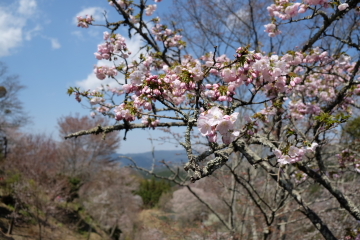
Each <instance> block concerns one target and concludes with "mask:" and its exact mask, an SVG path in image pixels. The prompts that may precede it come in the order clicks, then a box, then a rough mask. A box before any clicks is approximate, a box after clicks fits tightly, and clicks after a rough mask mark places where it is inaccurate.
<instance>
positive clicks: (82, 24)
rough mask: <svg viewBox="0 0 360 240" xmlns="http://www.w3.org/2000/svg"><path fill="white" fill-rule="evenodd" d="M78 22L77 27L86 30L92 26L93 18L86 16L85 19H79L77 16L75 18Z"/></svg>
mask: <svg viewBox="0 0 360 240" xmlns="http://www.w3.org/2000/svg"><path fill="white" fill-rule="evenodd" d="M76 18H77V20H78V25H77V26H78V27H82V28H88V27H89V25H91V24H92V22H93V21H94V18H93V17H92V16H91V15H90V16H89V15H86V16H85V17H81V16H78V17H76Z"/></svg>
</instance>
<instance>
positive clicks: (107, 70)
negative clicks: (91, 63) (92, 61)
mask: <svg viewBox="0 0 360 240" xmlns="http://www.w3.org/2000/svg"><path fill="white" fill-rule="evenodd" d="M94 73H95V75H96V77H97V78H98V79H100V80H104V79H105V78H106V77H115V76H116V75H117V73H118V71H117V70H116V68H115V67H108V66H95V67H94Z"/></svg>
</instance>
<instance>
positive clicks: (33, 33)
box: [24, 25, 42, 41]
mask: <svg viewBox="0 0 360 240" xmlns="http://www.w3.org/2000/svg"><path fill="white" fill-rule="evenodd" d="M40 30H42V27H41V26H40V25H36V26H35V27H34V28H33V29H31V30H29V31H26V32H25V33H24V34H25V40H27V41H30V40H31V39H32V38H33V37H34V36H36V35H37V34H38V33H39V32H40Z"/></svg>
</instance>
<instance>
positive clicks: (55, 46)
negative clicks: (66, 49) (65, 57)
mask: <svg viewBox="0 0 360 240" xmlns="http://www.w3.org/2000/svg"><path fill="white" fill-rule="evenodd" d="M49 40H50V42H51V47H52V48H53V49H58V48H61V44H60V43H59V41H58V40H57V38H49Z"/></svg>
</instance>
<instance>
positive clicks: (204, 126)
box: [197, 107, 240, 144]
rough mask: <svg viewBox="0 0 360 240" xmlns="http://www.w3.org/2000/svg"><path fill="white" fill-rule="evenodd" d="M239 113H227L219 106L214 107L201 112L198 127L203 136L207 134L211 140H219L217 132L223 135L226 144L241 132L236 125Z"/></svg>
mask: <svg viewBox="0 0 360 240" xmlns="http://www.w3.org/2000/svg"><path fill="white" fill-rule="evenodd" d="M238 115H239V113H238V112H235V113H233V114H231V115H225V114H224V111H223V110H221V109H220V108H219V107H212V108H210V109H209V110H208V111H204V112H202V113H201V114H200V116H199V118H198V121H197V127H198V129H199V130H200V133H201V134H202V135H203V136H207V137H208V139H209V141H210V142H216V141H217V135H218V134H217V133H220V134H221V136H222V141H223V142H224V143H225V144H230V143H231V142H233V141H234V140H235V139H236V138H237V137H238V136H239V134H240V131H237V130H236V129H238V128H237V127H238V126H236V124H235V123H236V120H237V118H238Z"/></svg>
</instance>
